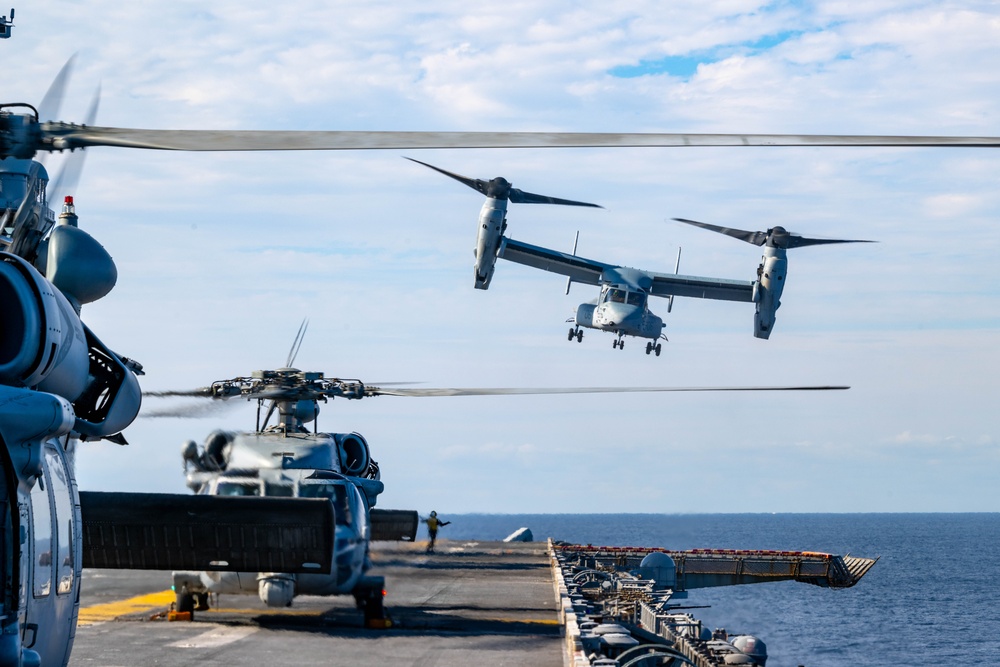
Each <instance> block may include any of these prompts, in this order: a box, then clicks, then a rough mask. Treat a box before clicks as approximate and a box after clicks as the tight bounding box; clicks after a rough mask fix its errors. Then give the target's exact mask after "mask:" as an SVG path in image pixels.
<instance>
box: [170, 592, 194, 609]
mask: <svg viewBox="0 0 1000 667" xmlns="http://www.w3.org/2000/svg"><path fill="white" fill-rule="evenodd" d="M174 609H175V610H176V611H177V613H179V614H184V613H188V614H194V593H188V592H187V589H182V590H179V591H177V600H176V603H175V605H174Z"/></svg>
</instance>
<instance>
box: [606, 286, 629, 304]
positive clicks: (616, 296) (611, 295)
mask: <svg viewBox="0 0 1000 667" xmlns="http://www.w3.org/2000/svg"><path fill="white" fill-rule="evenodd" d="M604 301H605V303H625V290H623V289H618V288H615V287H612V288H611V289H609V290H608V291H607V292H605V293H604Z"/></svg>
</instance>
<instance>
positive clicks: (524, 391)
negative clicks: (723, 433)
mask: <svg viewBox="0 0 1000 667" xmlns="http://www.w3.org/2000/svg"><path fill="white" fill-rule="evenodd" d="M844 389H850V387H846V386H831V385H822V386H795V387H531V388H529V387H450V388H449V387H442V388H416V389H402V388H399V389H387V388H384V387H370V386H366V387H365V395H366V396H410V397H415V398H426V397H436V396H522V395H538V394H631V393H646V392H650V393H660V392H690V391H840V390H844Z"/></svg>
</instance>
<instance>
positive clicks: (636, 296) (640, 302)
mask: <svg viewBox="0 0 1000 667" xmlns="http://www.w3.org/2000/svg"><path fill="white" fill-rule="evenodd" d="M627 303H628V305H630V306H639V307H640V308H642V307H643V306H645V305H646V293H645V292H629V293H628V300H627Z"/></svg>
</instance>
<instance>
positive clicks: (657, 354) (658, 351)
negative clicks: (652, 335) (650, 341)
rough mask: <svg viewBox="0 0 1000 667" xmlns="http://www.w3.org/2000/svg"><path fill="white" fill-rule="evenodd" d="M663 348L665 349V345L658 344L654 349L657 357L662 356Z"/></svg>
mask: <svg viewBox="0 0 1000 667" xmlns="http://www.w3.org/2000/svg"><path fill="white" fill-rule="evenodd" d="M662 347H663V345H661V344H660V343H657V344H656V347H654V348H653V351H654V352H656V356H660V348H662Z"/></svg>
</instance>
